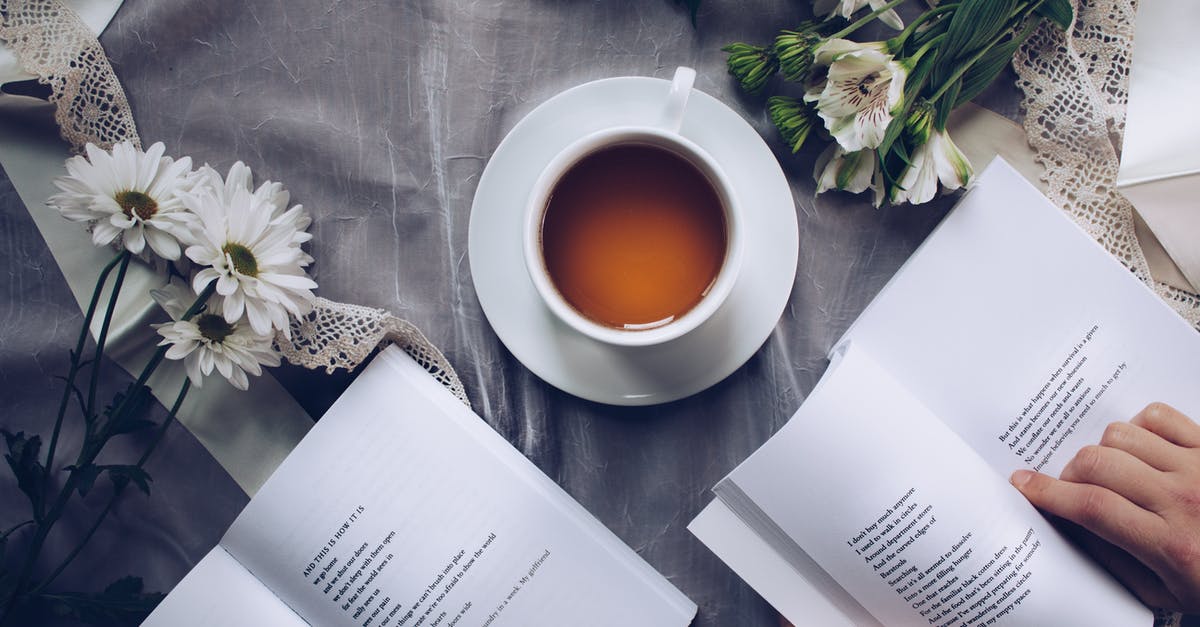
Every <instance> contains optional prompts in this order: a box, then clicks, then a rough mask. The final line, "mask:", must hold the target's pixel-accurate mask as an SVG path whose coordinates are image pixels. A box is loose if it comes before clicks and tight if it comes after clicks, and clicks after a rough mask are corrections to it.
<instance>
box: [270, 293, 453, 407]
mask: <svg viewBox="0 0 1200 627" xmlns="http://www.w3.org/2000/svg"><path fill="white" fill-rule="evenodd" d="M382 342H392V343H394V344H396V345H397V346H399V347H400V348H402V349H404V352H406V353H408V354H409V355H411V356H412V358H413V359H414V360H416V362H417V363H418V364H421V366H422V367H423V368H425V370H427V371H428V372H429V374H431V375H433V377H434V378H435V379H437V380H438V382H440V383H441V384H442V385H444V386H446V387H447V388H448V389H449V390H450V392H451V393H452V394H454V395H455V396H457V397H458V399H459V400H461V401H462V402H464V403H466V404H467V405H470V404H471V403H470V401H468V400H467V393H466V391H465V390H464V389H463V385H462V382H461V381H460V380H459V378H458V374H457V373H456V372H454V369H453V368H451V367H450V363H449V362H448V361H447V360H446V357H445V356H444V355H443V354H442V352H441V351H439V350H438V349H437V347H436V346H434V345H433V343H432V342H430V341H429V340H428V339H426V338H425V335H424V334H423V333H421V331H420V329H418V328H417V327H416V326H415V325H414V324H412V323H411V322H409V321H407V320H401V319H400V318H397V317H396V316H393V315H392V314H391V313H389V312H388V311H387V310H385V309H374V308H371V307H363V306H362V305H350V304H347V303H336V302H333V301H331V300H328V299H325V298H321V297H317V300H316V302H314V303H313V310H312V313H310V314H308V315H307V316H304V317H303V318H300V319H296V318H292V339H291V340H290V341H289V340H288V338H286V337H284V335H283V334H282V333H277V334H276V335H275V345H276V347H277V348H279V351H280V353H281V354H282V355H283V357H284V359H287V360H288V361H289V362H290V363H293V364H298V365H302V366H305V367H308V368H313V369H316V368H324V369H325V372H333V371H334V370H337V369H339V368H344V369H346V370H351V369H353V368H355V367H357V366H358V365H359V364H361V363H362V362H363V361H365V360H366V359H367V357H368V356H370V354H371V353H372V352H374V351H375V349H376V348H377V347H378V346H379V345H380V343H382Z"/></svg>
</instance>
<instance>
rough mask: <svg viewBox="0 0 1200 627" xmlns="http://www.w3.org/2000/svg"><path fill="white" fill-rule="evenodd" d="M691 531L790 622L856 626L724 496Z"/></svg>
mask: <svg viewBox="0 0 1200 627" xmlns="http://www.w3.org/2000/svg"><path fill="white" fill-rule="evenodd" d="M688 531H691V532H692V535H694V536H696V537H697V538H699V539H700V541H701V542H703V543H704V545H705V546H707V547H708V548H709V550H711V551H712V552H713V553H714V554H716V556H717V557H719V558H721V561H723V562H725V564H726V565H728V566H729V568H731V569H732V570H733V572H735V573H737V575H738V576H739V577H741V578H742V580H744V581H745V582H746V583H747V584H749V585H750V587H751V588H754V591H755V592H758V593H759V594H760V595H761V596H762V597H763V598H764V599H766V600H767V602H768V603H770V604H771V606H772V607H774V608H775V609H776V610H777V611H778V612H779V613H780V614H782V615H783V616H784V618H787V619H788V620H789V621H791V622H792V624H794V625H823V626H827V627H842V626H846V627H853V626H854V621H853V620H851V619H850V617H848V616H846V615H845V614H843V613H842V612H841V611H840V610H839V609H838V608H837V607H836V606H835V605H833V604H832V603H830V602H829V600H828V599H826V598H825V596H824V595H822V594H821V593H820V591H818V590H817V588H815V587H814V586H812V585H811V584H809V583H808V581H807V580H806V579H805V578H804V577H803V576H801V575H800V573H797V572H796V571H795V569H793V568H792V567H791V565H790V564H788V563H787V561H786V560H784V559H783V557H781V556H780V555H779V554H778V553H776V552H775V551H773V550H772V549H771V547H770V546H769V545H768V544H767V543H766V542H765V541H763V539H762V538H760V537H758V534H756V533H754V531H753V530H752V529H750V527H748V526H747V525H746V523H744V522H742V519H741V518H738V515H737V514H735V513H734V512H733V510H731V509H729V507H728V506H726V505H725V504H724V503H723V502H721V499H713V501H712V502H711V503H709V504H708V506H707V507H705V508H704V509H703V510H701V512H700V514H699V515H698V516H696V518H695V519H694V520H692V522H691V524H689V525H688Z"/></svg>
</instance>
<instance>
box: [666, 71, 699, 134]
mask: <svg viewBox="0 0 1200 627" xmlns="http://www.w3.org/2000/svg"><path fill="white" fill-rule="evenodd" d="M695 82H696V70H693V69H692V68H690V67H683V66H680V67H678V68H677V69H676V70H675V78H674V79H672V80H671V92H670V93H669V94H667V110H666V114H665V115H664V116H663V128H665V129H666V130H668V131H671V132H672V133H678V132H679V128H680V127H682V126H683V113H684V110H685V109H687V102H688V96H691V95H692V85H693V84H695Z"/></svg>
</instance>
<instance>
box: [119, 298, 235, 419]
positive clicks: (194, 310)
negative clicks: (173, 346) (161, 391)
mask: <svg viewBox="0 0 1200 627" xmlns="http://www.w3.org/2000/svg"><path fill="white" fill-rule="evenodd" d="M216 290H217V282H216V281H215V280H214V281H211V282H210V283H209V284H208V285H207V286H205V288H204V291H203V292H201V293H200V295H199V296H197V297H196V300H195V302H193V303H192V306H191V307H188V310H187V311H186V312H184V314H183V316H182V317H180V320H191V319H192V317H193V316H195V315H196V314H198V313H200V310H201V309H203V308H204V304H205V303H207V302H208V299H209V298H210V297H211V296H212V295H213V293H214V292H215V291H216ZM168 348H169V347H167V346H160V347H158V350H156V351H154V356H153V357H151V358H150V361H149V362H148V363H147V364H146V367H145V368H142V373H141V374H139V375H138V378H137V381H136V382H134V384H133V387H132V388H130V389H131V390H137V389H138V388H140V387H142V386H143V385H145V384H146V381H147V380H149V379H150V375H152V374H154V371H155V370H157V369H158V365H159V364H161V363H162V360H163V357H165V356H166V354H167V349H168ZM133 396H134V395H133V394H132V393H130V394H128V395H126V396H125V398H123V399H121V404H120V405H118V406H117V408H116V410H114V411H113V413H112V415H113V416H114V417H116V416H119V415H121V413H122V412H124V411H125V408H126V406H127V405H128V404H129V401H130V400H131V399H132V398H133ZM112 422H113V421H112V420H110V421H109V422H108V424H112ZM108 424H106V425H105V431H104V433H103V434H102V435H103V436H104V438H102V440H103V439H107V436H108Z"/></svg>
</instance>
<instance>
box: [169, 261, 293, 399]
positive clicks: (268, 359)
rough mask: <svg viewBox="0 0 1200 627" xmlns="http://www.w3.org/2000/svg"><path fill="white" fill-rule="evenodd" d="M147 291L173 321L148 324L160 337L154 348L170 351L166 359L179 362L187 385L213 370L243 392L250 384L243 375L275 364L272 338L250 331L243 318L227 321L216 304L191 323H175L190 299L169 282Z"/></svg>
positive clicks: (200, 379)
mask: <svg viewBox="0 0 1200 627" xmlns="http://www.w3.org/2000/svg"><path fill="white" fill-rule="evenodd" d="M150 293H151V295H152V296H153V297H154V300H156V301H158V303H159V304H160V305H162V307H163V309H165V310H166V311H167V313H168V314H170V315H171V317H172V318H173V319H174V321H173V322H167V323H165V324H156V325H153V326H154V328H155V329H156V330H157V331H158V334H159V335H161V336H162V338H163V339H162V341H160V342H159V343H158V345H159V346H169V347H170V348H168V349H167V352H166V355H165V356H166V358H167V359H175V360H179V359H182V360H184V367H185V369H186V370H187V376H188V379H190V380H191V381H192V385H195V386H196V387H200V386H201V385H203V383H204V377H206V376H208V375H210V374H212V371H213V370H214V369H215V370H216V371H217V372H219V373H221V376H223V377H225V378H226V379H228V380H229V383H230V384H232V385H233V387H235V388H237V389H239V390H245V389H246V388H248V387H249V386H250V380H249V378H248V377H247V376H246V374H247V373H249V374H252V375H254V376H258V375H260V374H262V366H278V365H279V362H280V360H279V353H278V352H276V351H275V348H274V345H273V336H271V335H261V334H258V333H255V332H254V330H253V329H251V328H250V325H248V324H247V323H246V321H244V320H241V321H238V322H233V323H230V322H228V321H227V320H226V319H225V316H224V315H223V312H222V311H221V304H220V302H219V301H218V302H215V303H212V304H210V305H208V308H207V309H206V310H204V311H201V312H200V313H199V314H197V315H195V316H193V317H192V318H191V319H190V320H180V319H179V318H181V317H183V313H184V312H185V311H186V310H187V308H188V306H190V304H191V303H190V302H187V301H188V300H189V299H190V296H191V295H190V294H189V293H188V292H187V291H186V289H184V288H181V287H179V286H178V285H176V284H171V285H169V286H167V287H166V288H164V289H161V290H151V292H150ZM185 303H186V304H185Z"/></svg>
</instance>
